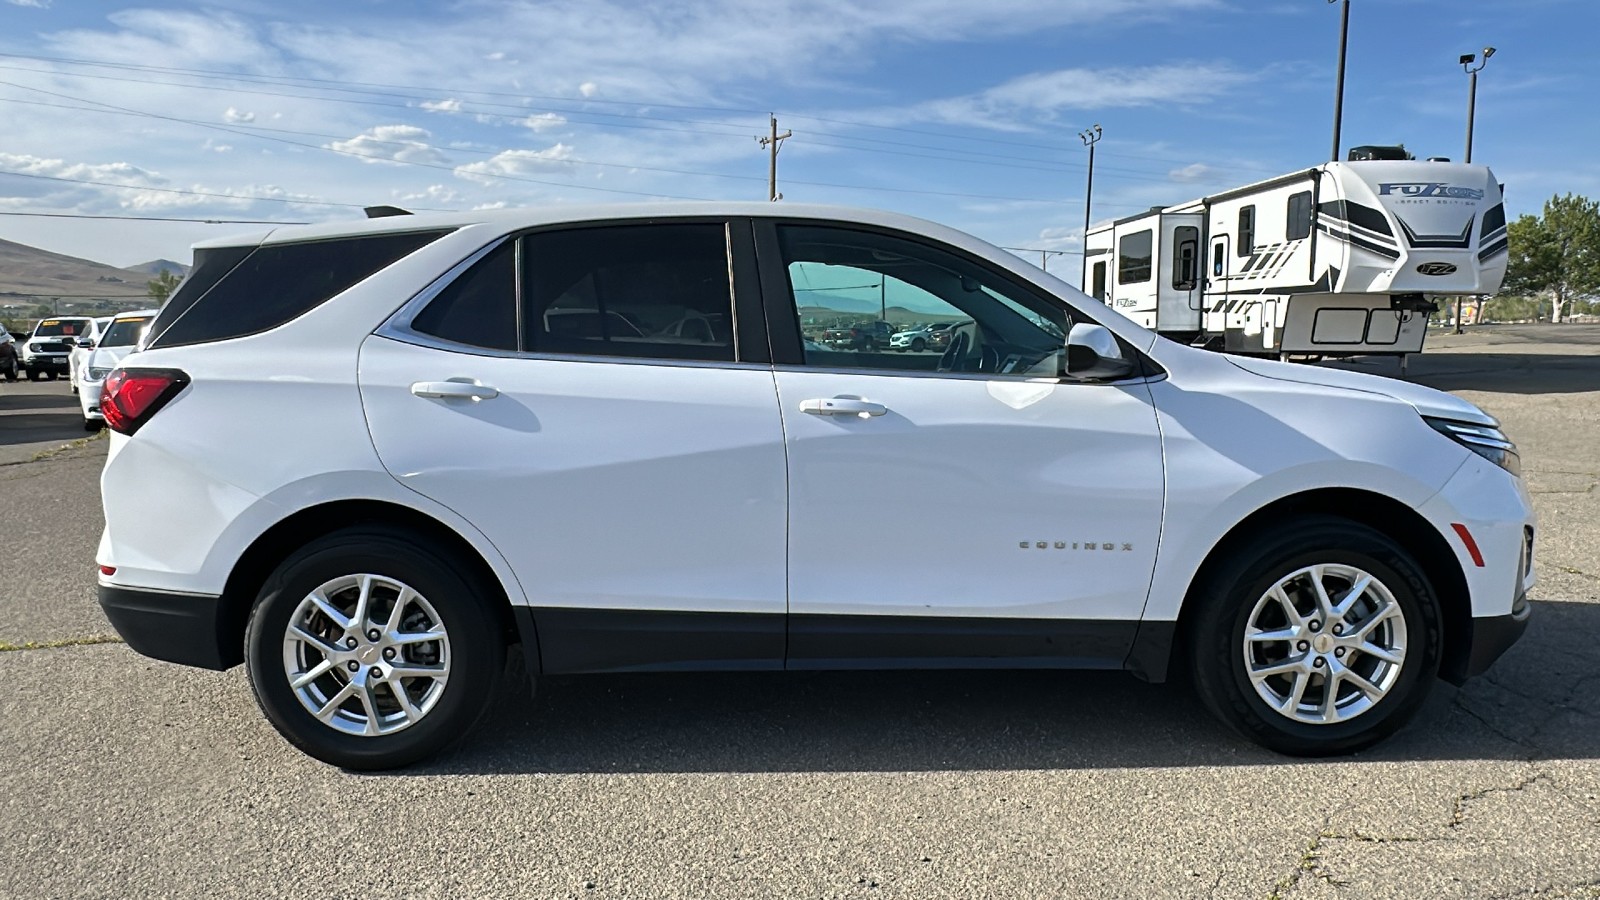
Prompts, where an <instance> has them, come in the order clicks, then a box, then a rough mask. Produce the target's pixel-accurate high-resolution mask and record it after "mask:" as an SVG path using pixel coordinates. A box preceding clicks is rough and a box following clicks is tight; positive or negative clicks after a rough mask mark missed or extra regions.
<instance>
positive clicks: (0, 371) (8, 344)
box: [0, 327, 22, 381]
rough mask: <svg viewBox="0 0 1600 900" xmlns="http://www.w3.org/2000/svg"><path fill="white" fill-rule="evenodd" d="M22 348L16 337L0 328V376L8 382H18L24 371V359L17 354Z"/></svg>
mask: <svg viewBox="0 0 1600 900" xmlns="http://www.w3.org/2000/svg"><path fill="white" fill-rule="evenodd" d="M20 346H21V344H20V343H19V342H18V341H17V338H16V336H15V335H13V334H12V333H11V332H9V331H7V330H6V329H5V328H3V327H0V376H3V377H4V378H5V380H7V381H16V380H17V377H18V374H19V373H20V372H21V371H22V359H21V356H20V354H19V353H18V352H17V348H18V347H20Z"/></svg>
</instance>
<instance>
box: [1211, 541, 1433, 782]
mask: <svg viewBox="0 0 1600 900" xmlns="http://www.w3.org/2000/svg"><path fill="white" fill-rule="evenodd" d="M1191 601H1192V602H1197V603H1199V604H1201V606H1200V607H1199V608H1198V609H1197V616H1196V618H1195V620H1194V622H1193V628H1192V630H1191V634H1190V639H1191V643H1190V647H1189V649H1190V664H1191V670H1192V675H1193V678H1194V683H1195V686H1196V689H1197V690H1198V692H1199V694H1200V698H1201V700H1202V701H1203V702H1204V703H1205V704H1206V706H1207V707H1208V708H1209V709H1210V710H1211V711H1212V712H1213V713H1214V714H1216V715H1217V717H1218V718H1220V719H1222V721H1223V722H1225V723H1227V724H1228V725H1229V726H1230V727H1232V728H1233V729H1234V730H1236V731H1238V732H1239V733H1241V734H1243V735H1244V736H1245V737H1248V738H1250V739H1251V740H1253V741H1255V742H1257V743H1259V744H1261V745H1262V746H1265V747H1268V748H1270V749H1272V750H1276V751H1278V752H1280V753H1287V754H1291V755H1295V756H1322V755H1332V754H1340V753H1352V752H1355V751H1357V750H1360V749H1363V748H1365V747H1369V746H1371V745H1372V744H1374V743H1376V742H1377V741H1379V740H1382V739H1383V738H1384V737H1387V736H1388V735H1390V734H1392V733H1394V732H1395V731H1396V730H1398V729H1399V728H1400V727H1401V726H1402V725H1404V724H1405V723H1406V721H1407V720H1408V719H1410V717H1411V716H1412V715H1414V714H1415V713H1416V711H1417V709H1418V708H1419V707H1420V706H1421V705H1422V702H1423V700H1424V699H1425V697H1426V696H1427V693H1428V690H1429V688H1431V687H1432V685H1433V680H1434V678H1435V677H1436V676H1437V675H1438V671H1439V655H1440V648H1441V645H1442V633H1441V624H1440V613H1439V605H1438V601H1437V600H1436V598H1435V597H1434V594H1433V589H1432V586H1431V585H1430V584H1429V583H1428V580H1427V578H1426V576H1425V575H1424V574H1423V572H1422V567H1421V566H1419V565H1418V564H1417V563H1416V561H1415V560H1414V559H1413V558H1412V557H1411V555H1410V554H1409V553H1407V552H1406V551H1405V549H1404V548H1403V547H1401V546H1399V545H1398V544H1396V543H1395V542H1394V541H1393V540H1392V539H1390V538H1389V537H1387V536H1386V535H1384V534H1382V533H1380V532H1378V531H1375V530H1373V529H1371V528H1368V527H1366V526H1364V525H1360V524H1357V523H1355V522H1351V521H1349V520H1345V519H1339V518H1333V517H1315V518H1311V519H1307V520H1304V521H1302V522H1299V523H1296V524H1295V525H1293V526H1290V527H1287V528H1278V529H1275V530H1273V531H1271V532H1270V533H1265V534H1262V535H1260V536H1258V537H1257V538H1256V539H1254V540H1253V541H1251V542H1250V543H1248V544H1247V545H1245V546H1243V547H1241V548H1238V552H1236V553H1234V554H1233V557H1232V558H1231V559H1227V560H1223V561H1222V562H1221V564H1220V565H1219V566H1217V567H1216V568H1215V569H1214V570H1213V573H1212V576H1211V577H1210V578H1209V579H1208V580H1207V582H1206V583H1205V584H1204V585H1202V586H1201V587H1200V590H1199V593H1198V596H1195V597H1193V598H1191Z"/></svg>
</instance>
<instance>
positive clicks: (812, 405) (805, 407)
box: [800, 397, 889, 417]
mask: <svg viewBox="0 0 1600 900" xmlns="http://www.w3.org/2000/svg"><path fill="white" fill-rule="evenodd" d="M800 411H801V412H807V413H811V414H812V415H814V416H862V417H866V416H881V415H883V414H884V413H886V412H888V411H889V407H887V406H884V405H883V404H882V403H873V402H872V401H871V400H857V399H855V398H853V397H828V398H823V399H817V400H802V401H800Z"/></svg>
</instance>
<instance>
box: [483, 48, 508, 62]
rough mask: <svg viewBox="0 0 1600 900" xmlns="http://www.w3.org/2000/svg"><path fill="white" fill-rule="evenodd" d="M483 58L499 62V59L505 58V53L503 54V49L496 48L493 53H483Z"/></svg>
mask: <svg viewBox="0 0 1600 900" xmlns="http://www.w3.org/2000/svg"><path fill="white" fill-rule="evenodd" d="M483 58H484V59H487V60H489V61H491V62H499V61H500V60H502V59H505V58H506V54H505V51H504V50H496V51H495V52H493V53H487V54H484V57H483Z"/></svg>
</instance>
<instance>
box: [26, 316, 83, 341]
mask: <svg viewBox="0 0 1600 900" xmlns="http://www.w3.org/2000/svg"><path fill="white" fill-rule="evenodd" d="M88 324H89V320H88V319H45V320H44V321H43V322H40V323H39V327H38V328H35V329H34V330H33V336H34V337H76V336H78V335H80V334H83V333H84V332H85V331H87V330H88Z"/></svg>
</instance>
